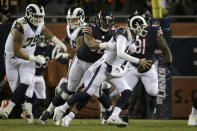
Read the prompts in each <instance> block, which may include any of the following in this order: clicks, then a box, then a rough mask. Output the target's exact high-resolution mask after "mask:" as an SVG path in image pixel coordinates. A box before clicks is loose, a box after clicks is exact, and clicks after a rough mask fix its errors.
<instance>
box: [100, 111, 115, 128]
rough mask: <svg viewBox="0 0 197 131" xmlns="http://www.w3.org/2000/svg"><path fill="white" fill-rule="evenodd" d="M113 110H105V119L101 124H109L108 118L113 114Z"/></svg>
mask: <svg viewBox="0 0 197 131" xmlns="http://www.w3.org/2000/svg"><path fill="white" fill-rule="evenodd" d="M112 112H113V109H112V110H111V111H105V112H104V116H103V119H102V121H101V125H106V124H107V119H108V118H109V117H110V116H111V114H112Z"/></svg>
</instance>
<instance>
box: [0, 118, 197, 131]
mask: <svg viewBox="0 0 197 131" xmlns="http://www.w3.org/2000/svg"><path fill="white" fill-rule="evenodd" d="M36 121H37V120H35V122H36ZM0 131H197V127H189V126H187V121H186V120H130V121H129V126H128V127H125V128H119V127H115V126H103V125H101V124H100V120H99V119H75V120H73V121H72V122H71V125H70V126H69V127H61V126H55V125H53V123H52V120H49V121H48V123H47V124H46V125H44V126H43V125H37V124H33V125H27V124H26V122H25V120H23V119H8V120H2V119H0Z"/></svg>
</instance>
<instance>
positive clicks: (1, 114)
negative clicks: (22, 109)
mask: <svg viewBox="0 0 197 131" xmlns="http://www.w3.org/2000/svg"><path fill="white" fill-rule="evenodd" d="M8 115H9V113H8V111H7V109H6V108H3V109H1V111H0V117H2V118H3V119H8Z"/></svg>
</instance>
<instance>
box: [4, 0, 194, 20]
mask: <svg viewBox="0 0 197 131" xmlns="http://www.w3.org/2000/svg"><path fill="white" fill-rule="evenodd" d="M0 2H1V3H0V10H1V13H3V14H5V15H11V14H13V15H23V14H24V10H25V7H26V5H28V4H29V3H37V4H42V5H43V6H44V7H45V9H46V14H47V15H65V12H66V11H67V10H68V9H69V8H70V7H72V6H80V7H82V8H83V9H84V10H85V14H86V16H93V15H95V14H96V13H97V12H98V11H99V10H102V9H109V10H111V11H113V13H115V14H130V13H132V12H133V11H134V10H135V9H136V8H140V7H150V3H151V0H1V1H0ZM161 5H162V9H163V13H164V14H169V15H196V14H197V1H196V0H161ZM54 7H56V8H54Z"/></svg>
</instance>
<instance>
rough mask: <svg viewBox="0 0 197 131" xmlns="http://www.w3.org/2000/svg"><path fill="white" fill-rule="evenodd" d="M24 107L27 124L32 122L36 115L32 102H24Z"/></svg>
mask: <svg viewBox="0 0 197 131" xmlns="http://www.w3.org/2000/svg"><path fill="white" fill-rule="evenodd" d="M22 109H23V111H24V112H25V114H26V121H27V124H32V123H33V121H34V116H33V114H32V104H31V103H24V104H22Z"/></svg>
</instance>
